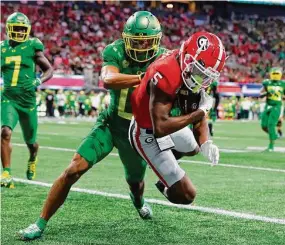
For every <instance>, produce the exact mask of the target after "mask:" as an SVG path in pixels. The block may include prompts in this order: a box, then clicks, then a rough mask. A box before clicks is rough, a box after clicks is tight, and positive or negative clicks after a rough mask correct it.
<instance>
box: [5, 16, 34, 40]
mask: <svg viewBox="0 0 285 245" xmlns="http://www.w3.org/2000/svg"><path fill="white" fill-rule="evenodd" d="M6 31H7V36H8V38H9V39H10V40H13V41H15V42H25V41H27V40H28V38H29V35H30V31H31V24H30V21H29V19H28V17H27V16H26V15H24V14H23V13H20V12H15V13H13V14H11V15H9V16H8V18H7V21H6Z"/></svg>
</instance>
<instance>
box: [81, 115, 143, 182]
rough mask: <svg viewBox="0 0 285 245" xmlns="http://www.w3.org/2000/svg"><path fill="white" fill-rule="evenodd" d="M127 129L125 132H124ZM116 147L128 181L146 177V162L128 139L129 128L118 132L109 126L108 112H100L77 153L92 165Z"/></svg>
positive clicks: (138, 180)
mask: <svg viewBox="0 0 285 245" xmlns="http://www.w3.org/2000/svg"><path fill="white" fill-rule="evenodd" d="M124 131H125V134H123V133H122V132H124ZM114 146H115V147H116V148H117V149H118V152H119V157H120V159H121V161H122V163H123V166H124V171H125V178H126V180H127V181H128V182H130V183H132V182H140V181H142V180H143V179H144V175H145V170H146V166H147V164H146V162H145V161H144V160H143V159H142V158H141V157H140V156H139V155H138V154H137V153H136V152H135V150H134V149H133V148H132V147H131V145H130V143H129V140H128V129H123V131H122V130H121V132H120V133H119V132H118V133H116V132H115V131H112V129H110V128H109V126H108V116H107V112H106V111H103V112H102V113H100V115H99V117H98V120H97V122H96V123H95V125H94V127H93V128H92V129H91V131H90V133H89V134H88V135H87V137H86V138H85V139H83V141H82V142H81V144H80V146H79V147H78V149H77V153H78V154H79V155H81V156H82V157H83V158H84V159H85V160H86V161H87V162H88V163H89V165H90V166H93V165H94V164H96V163H98V162H100V161H101V160H102V159H104V158H105V157H106V156H107V155H109V154H110V152H111V151H112V150H113V147H114Z"/></svg>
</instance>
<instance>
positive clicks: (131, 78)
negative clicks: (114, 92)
mask: <svg viewBox="0 0 285 245" xmlns="http://www.w3.org/2000/svg"><path fill="white" fill-rule="evenodd" d="M103 81H104V87H105V88H107V89H109V88H111V89H124V88H131V87H133V86H136V85H138V84H140V81H141V78H140V76H139V75H128V74H122V73H112V74H108V75H106V76H105V77H103Z"/></svg>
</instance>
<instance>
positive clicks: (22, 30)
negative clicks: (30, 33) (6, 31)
mask: <svg viewBox="0 0 285 245" xmlns="http://www.w3.org/2000/svg"><path fill="white" fill-rule="evenodd" d="M27 30H28V28H27V27H25V26H13V33H12V35H13V37H14V38H16V39H17V38H19V39H22V38H24V37H25V35H26V33H27Z"/></svg>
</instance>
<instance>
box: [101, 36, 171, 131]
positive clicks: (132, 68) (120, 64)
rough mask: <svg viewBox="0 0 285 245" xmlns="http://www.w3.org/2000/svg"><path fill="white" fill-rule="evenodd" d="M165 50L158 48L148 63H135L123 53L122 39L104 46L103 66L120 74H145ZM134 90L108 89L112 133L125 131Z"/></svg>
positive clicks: (130, 113) (127, 126)
mask: <svg viewBox="0 0 285 245" xmlns="http://www.w3.org/2000/svg"><path fill="white" fill-rule="evenodd" d="M166 51H167V49H165V48H159V52H158V54H157V56H156V57H154V58H153V59H151V60H150V61H148V62H143V63H139V62H135V61H134V60H132V59H130V58H129V57H128V55H127V54H126V52H125V44H124V41H123V40H122V39H118V40H116V41H115V42H113V43H111V44H109V45H108V46H106V48H105V49H104V50H103V53H102V56H103V65H102V66H107V65H110V66H115V67H117V68H118V69H119V71H120V73H123V74H131V75H136V74H140V73H142V72H145V71H146V69H147V67H148V66H149V65H150V64H151V63H152V62H153V61H154V60H155V59H156V58H157V57H158V56H160V55H161V54H163V53H165V52H166ZM134 89H135V88H126V89H110V95H111V101H110V105H109V107H108V114H109V116H110V119H111V120H110V124H111V129H112V130H114V131H123V132H125V131H127V130H128V128H129V124H130V120H131V117H132V106H131V94H132V92H133V91H134Z"/></svg>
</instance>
